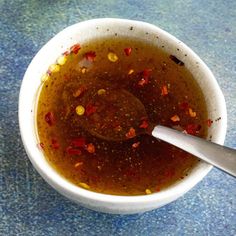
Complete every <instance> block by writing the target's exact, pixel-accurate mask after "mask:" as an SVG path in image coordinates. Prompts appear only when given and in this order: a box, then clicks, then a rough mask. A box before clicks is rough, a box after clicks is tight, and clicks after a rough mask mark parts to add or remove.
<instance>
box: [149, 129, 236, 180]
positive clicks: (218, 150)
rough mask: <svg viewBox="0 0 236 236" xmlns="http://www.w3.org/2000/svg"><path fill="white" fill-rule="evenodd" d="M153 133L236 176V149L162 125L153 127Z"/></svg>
mask: <svg viewBox="0 0 236 236" xmlns="http://www.w3.org/2000/svg"><path fill="white" fill-rule="evenodd" d="M152 135H153V136H154V137H155V138H159V139H161V140H163V141H165V142H167V143H171V144H173V145H174V146H176V147H179V148H181V149H183V150H185V151H187V152H189V153H191V154H193V155H195V156H197V157H199V158H200V159H202V160H204V161H206V162H208V163H209V164H212V165H214V166H216V167H218V168H219V169H221V170H224V171H225V172H227V173H229V174H231V175H233V176H235V177H236V150H234V149H232V148H228V147H225V146H221V145H218V144H216V143H212V142H210V141H207V140H204V139H201V138H198V137H195V136H192V135H187V134H184V133H181V132H179V131H177V130H174V129H171V128H167V127H164V126H161V125H158V126H156V127H155V128H154V129H153V131H152Z"/></svg>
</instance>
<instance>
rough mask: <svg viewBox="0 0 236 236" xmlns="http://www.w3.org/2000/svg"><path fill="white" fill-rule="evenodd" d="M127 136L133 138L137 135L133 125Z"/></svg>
mask: <svg viewBox="0 0 236 236" xmlns="http://www.w3.org/2000/svg"><path fill="white" fill-rule="evenodd" d="M125 136H126V138H133V137H135V136H136V131H135V129H134V128H133V127H131V128H130V129H129V132H128V133H126V134H125Z"/></svg>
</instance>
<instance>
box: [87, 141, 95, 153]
mask: <svg viewBox="0 0 236 236" xmlns="http://www.w3.org/2000/svg"><path fill="white" fill-rule="evenodd" d="M86 150H87V151H88V152H89V153H95V146H94V145H93V144H92V143H89V144H88V145H87V147H86Z"/></svg>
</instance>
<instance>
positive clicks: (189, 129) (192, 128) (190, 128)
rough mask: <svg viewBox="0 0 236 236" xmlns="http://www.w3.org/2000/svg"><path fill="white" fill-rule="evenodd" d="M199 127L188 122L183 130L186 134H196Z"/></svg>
mask: <svg viewBox="0 0 236 236" xmlns="http://www.w3.org/2000/svg"><path fill="white" fill-rule="evenodd" d="M200 129H201V125H197V124H189V125H187V127H186V129H185V130H186V132H187V133H188V134H191V135H196V134H197V133H198V132H199V130H200Z"/></svg>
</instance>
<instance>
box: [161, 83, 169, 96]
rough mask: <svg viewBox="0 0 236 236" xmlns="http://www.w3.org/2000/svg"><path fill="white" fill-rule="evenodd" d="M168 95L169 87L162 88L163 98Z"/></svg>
mask: <svg viewBox="0 0 236 236" xmlns="http://www.w3.org/2000/svg"><path fill="white" fill-rule="evenodd" d="M167 94H168V89H167V86H166V85H164V86H163V87H162V88H161V95H162V96H165V95H167Z"/></svg>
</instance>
